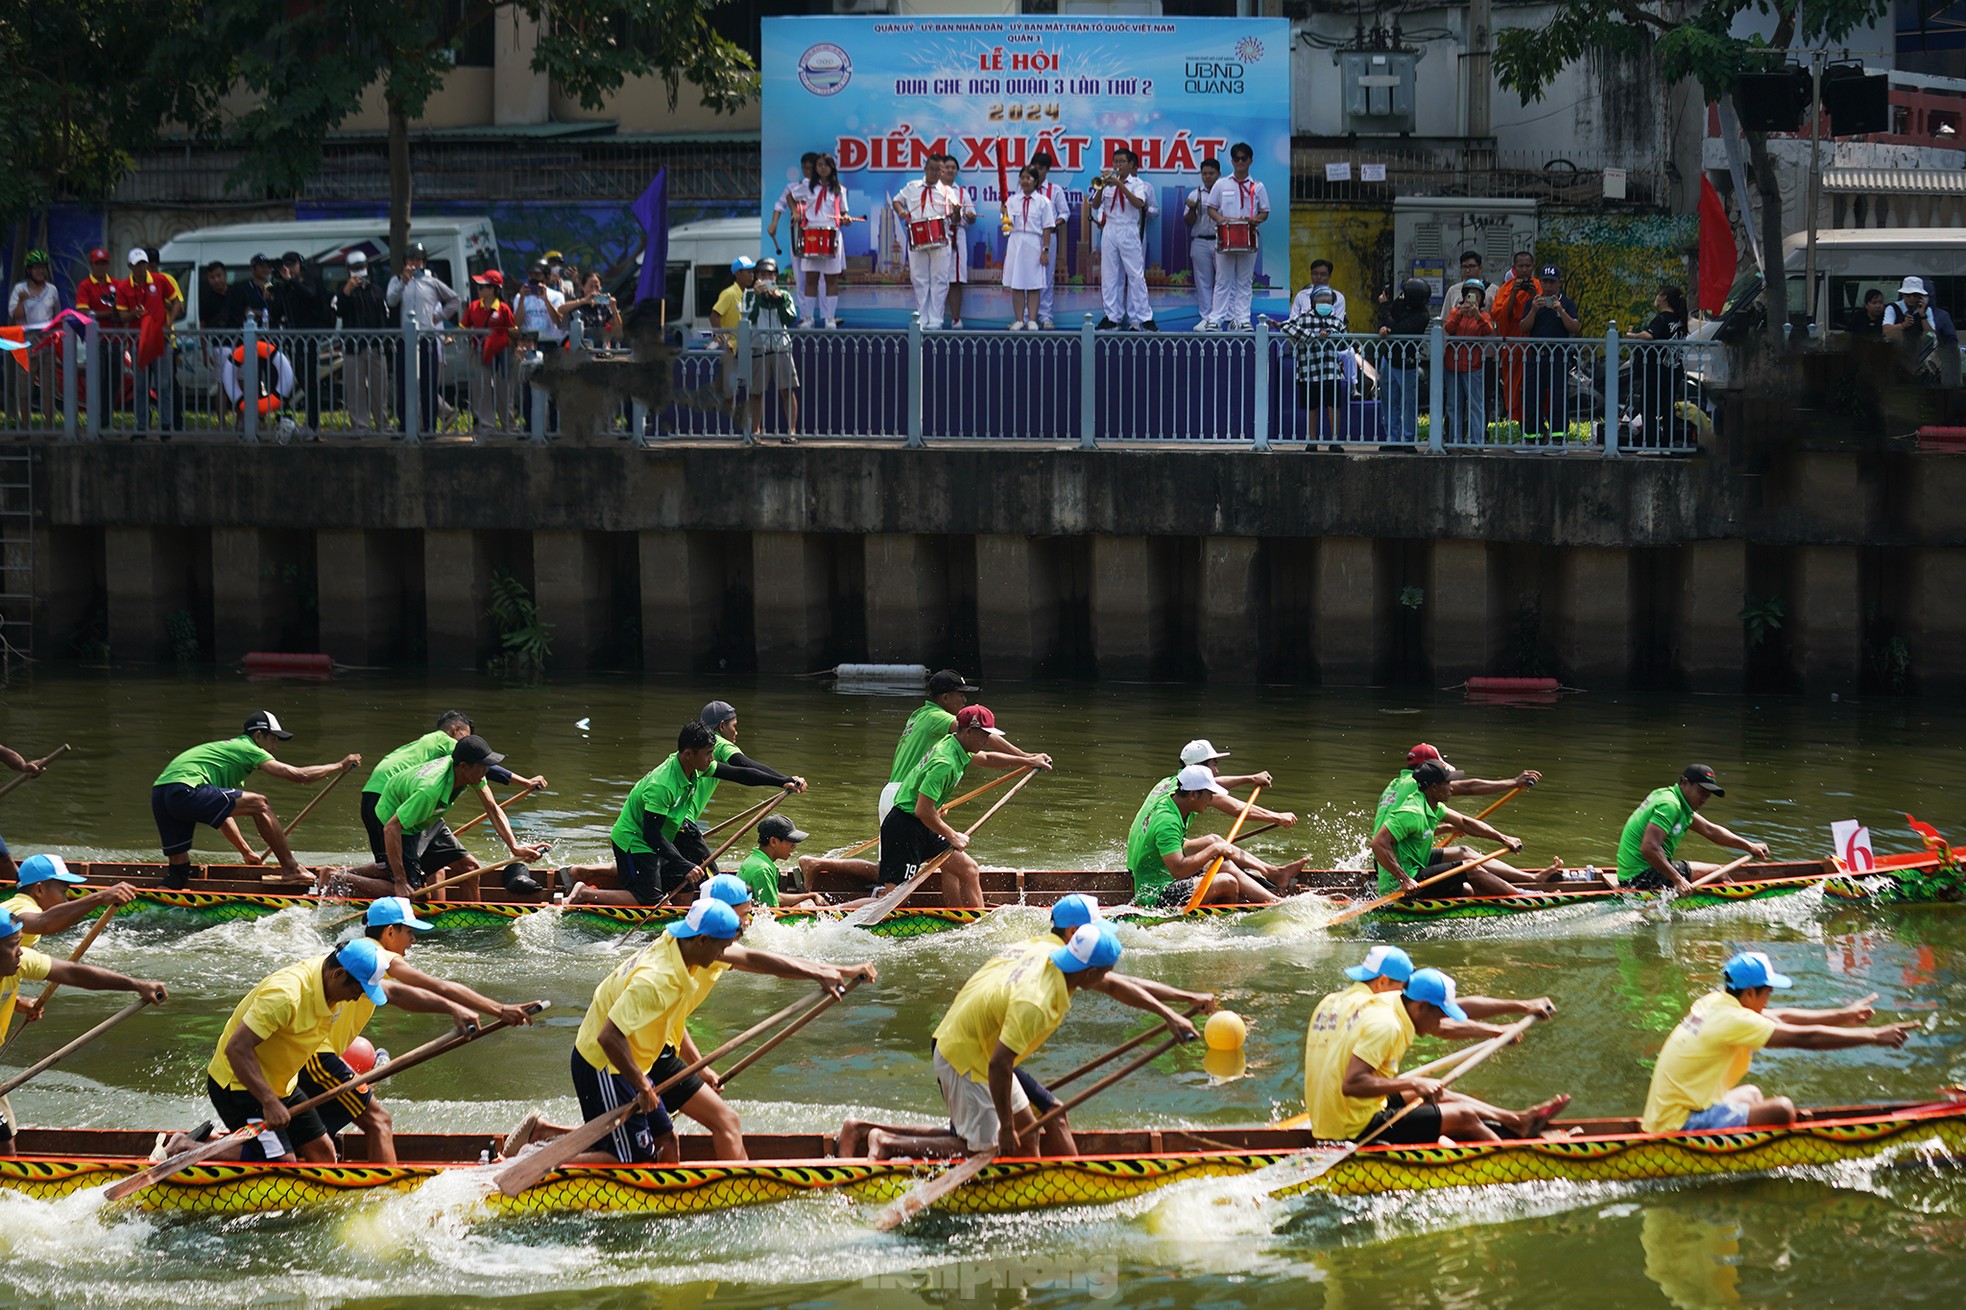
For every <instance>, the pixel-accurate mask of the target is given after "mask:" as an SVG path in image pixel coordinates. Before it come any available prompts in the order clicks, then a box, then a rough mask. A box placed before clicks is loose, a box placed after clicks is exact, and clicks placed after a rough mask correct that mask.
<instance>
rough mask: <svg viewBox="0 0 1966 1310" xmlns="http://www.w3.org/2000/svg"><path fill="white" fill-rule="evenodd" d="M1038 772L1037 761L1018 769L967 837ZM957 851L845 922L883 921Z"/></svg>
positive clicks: (864, 925) (863, 925) (930, 864)
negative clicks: (1003, 791) (1010, 783)
mask: <svg viewBox="0 0 1966 1310" xmlns="http://www.w3.org/2000/svg"><path fill="white" fill-rule="evenodd" d="M1037 772H1038V766H1037V765H1035V764H1027V765H1025V766H1024V767H1023V768H1021V769H1019V770H1017V773H1019V774H1022V775H1023V776H1022V777H1019V778H1018V779H1017V782H1016V784H1015V785H1014V786H1012V787H1011V789H1010V790H1009V791H1007V792H1005V793H1004V794H1003V795H1001V796H999V797H998V798H997V803H996V804H995V805H992V806H991V807H990V808H989V809H987V810H985V811H983V817H982V818H980V819H978V820H977V821H976V822H975V823H973V824H971V825H970V826H969V828H968V829H967V830H966V831H965V832H964V833H963V836H965V837H974V836H975V835H976V833H977V832H978V830H980V829H981V828H982V827H983V825H984V824H986V823H988V822H989V821H990V816H991V815H993V814H995V813H996V812H997V811H998V810H1000V809H1002V808H1003V807H1004V806H1006V805H1008V804H1009V803H1010V798H1011V797H1013V796H1015V795H1016V794H1017V793H1018V792H1020V791H1022V790H1023V789H1024V784H1025V783H1027V782H1029V781H1030V780H1031V779H1032V778H1034V777H1036V776H1037ZM955 853H956V848H955V847H953V846H951V847H950V848H949V849H948V850H946V851H943V852H942V853H941V854H940V855H936V856H934V857H932V858H930V859H928V860H925V861H923V862H922V867H921V868H919V869H917V870H915V876H914V877H912V878H910V879H908V881H906V882H904V883H902V884H901V885H900V886H898V887H896V888H895V889H894V890H893V891H891V892H889V893H888V894H887V895H885V896H883V897H881V898H880V899H879V900H878V901H875V902H874V903H873V904H872V905H863V906H861V907H860V908H859V909H857V910H855V911H854V912H853V913H852V914H849V915H848V916H847V917H846V918H845V919H843V920H841V922H843V923H845V924H846V925H847V926H848V927H851V928H870V927H872V926H873V925H874V924H877V923H879V922H880V921H881V920H883V919H885V918H887V916H888V915H890V914H893V913H894V912H895V910H896V909H898V908H899V907H900V905H901V902H903V901H905V900H907V899H908V898H909V897H910V896H912V895H914V894H915V888H917V887H919V886H921V885H922V883H924V882H926V881H927V880H928V875H929V874H931V873H934V872H935V871H936V870H937V869H939V868H941V867H942V865H943V863H944V862H945V861H946V860H947V859H948V858H949V857H950V856H951V855H954V854H955Z"/></svg>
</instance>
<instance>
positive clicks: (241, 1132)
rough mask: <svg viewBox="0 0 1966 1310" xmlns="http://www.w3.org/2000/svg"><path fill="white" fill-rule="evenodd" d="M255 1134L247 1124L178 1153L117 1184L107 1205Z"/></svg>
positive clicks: (104, 1196)
mask: <svg viewBox="0 0 1966 1310" xmlns="http://www.w3.org/2000/svg"><path fill="white" fill-rule="evenodd" d="M253 1135H254V1130H253V1128H252V1127H251V1125H248V1126H246V1127H244V1128H239V1129H235V1130H234V1131H232V1132H229V1133H224V1134H222V1135H220V1136H218V1137H214V1138H212V1139H211V1140H210V1141H209V1142H201V1143H199V1144H198V1145H197V1146H194V1147H192V1148H191V1149H190V1150H188V1151H180V1152H178V1153H177V1154H176V1155H174V1156H172V1157H171V1158H170V1159H168V1160H160V1161H158V1162H157V1163H156V1164H153V1165H151V1166H150V1167H149V1168H148V1169H145V1170H144V1171H143V1172H142V1173H137V1174H131V1175H130V1176H129V1177H128V1178H125V1179H124V1180H123V1181H122V1182H120V1183H116V1184H114V1185H112V1186H111V1187H109V1188H108V1189H107V1190H106V1191H104V1192H103V1194H102V1199H103V1200H104V1201H105V1202H108V1201H120V1200H122V1199H123V1198H124V1197H126V1196H129V1195H131V1194H132V1193H135V1192H140V1191H142V1190H143V1189H144V1188H146V1187H148V1186H150V1185H151V1184H152V1183H160V1182H162V1181H164V1179H166V1178H169V1177H170V1176H171V1175H172V1174H175V1173H178V1172H180V1171H182V1170H185V1169H189V1168H190V1167H191V1166H192V1165H194V1164H198V1163H200V1162H201V1161H205V1160H209V1159H211V1158H212V1157H213V1156H215V1155H219V1154H222V1153H223V1152H224V1151H225V1149H226V1148H227V1147H229V1146H232V1145H233V1144H235V1143H237V1142H238V1141H239V1140H240V1139H241V1138H245V1137H251V1136H253Z"/></svg>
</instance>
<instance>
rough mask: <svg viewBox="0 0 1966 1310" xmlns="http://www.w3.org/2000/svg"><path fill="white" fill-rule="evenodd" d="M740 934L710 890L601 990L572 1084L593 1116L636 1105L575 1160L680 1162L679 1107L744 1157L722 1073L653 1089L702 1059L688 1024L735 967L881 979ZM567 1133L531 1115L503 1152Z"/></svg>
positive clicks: (722, 1146)
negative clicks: (722, 1090)
mask: <svg viewBox="0 0 1966 1310" xmlns="http://www.w3.org/2000/svg"><path fill="white" fill-rule="evenodd" d="M705 749H708V748H707V747H706V748H705ZM711 881H712V883H713V884H714V885H715V886H716V887H717V889H719V891H726V890H727V889H728V888H729V885H730V884H731V883H733V882H735V883H737V887H736V890H737V891H738V892H742V891H743V890H744V888H743V884H742V882H739V881H738V880H737V879H735V878H729V877H718V878H714V879H712V880H711ZM743 931H744V929H743V925H742V924H741V923H740V922H739V919H738V912H737V911H736V910H735V909H733V908H732V907H731V906H730V905H728V904H726V903H725V902H724V901H723V900H722V899H720V898H719V896H717V895H706V896H704V897H702V898H701V899H699V900H697V901H696V902H695V903H694V904H692V905H691V906H690V907H689V913H688V914H687V915H685V916H684V917H683V918H681V919H679V920H677V921H676V922H675V923H672V924H670V925H669V927H668V929H667V930H666V931H665V932H664V933H662V935H661V936H659V937H658V938H656V940H655V941H654V942H653V943H651V944H650V945H649V946H647V947H645V948H644V949H643V950H641V951H638V952H636V953H635V954H634V955H632V956H630V957H629V958H628V959H626V960H624V961H622V962H621V964H619V965H618V966H616V967H615V969H614V970H613V972H611V973H609V974H608V976H607V977H605V978H603V979H602V980H601V982H600V985H599V986H597V987H596V988H595V989H594V999H593V1001H592V1002H591V1003H590V1004H589V1005H588V1007H587V1015H586V1017H585V1018H584V1019H582V1020H581V1024H580V1032H579V1034H578V1035H577V1036H576V1037H575V1038H574V1046H573V1086H574V1091H575V1093H576V1094H577V1095H578V1096H579V1098H580V1112H581V1114H582V1115H583V1116H585V1117H586V1118H589V1119H592V1118H594V1117H596V1116H597V1115H602V1114H605V1113H607V1112H608V1111H609V1110H612V1109H615V1108H616V1107H618V1106H620V1105H623V1104H625V1103H627V1102H629V1101H635V1102H637V1103H638V1104H639V1110H638V1112H637V1113H635V1114H633V1115H631V1116H629V1117H628V1118H627V1119H626V1120H624V1121H623V1122H622V1123H621V1125H620V1126H619V1127H618V1128H616V1129H615V1130H614V1132H612V1133H611V1134H609V1135H608V1136H607V1137H606V1138H604V1139H603V1145H602V1147H601V1149H599V1150H596V1151H592V1152H589V1153H588V1154H586V1155H583V1156H579V1157H576V1160H577V1162H580V1163H594V1162H600V1163H621V1164H642V1163H650V1162H655V1161H661V1162H666V1163H674V1162H675V1161H676V1160H678V1159H679V1158H681V1148H680V1145H679V1143H678V1142H677V1141H676V1129H675V1124H674V1122H673V1121H672V1120H671V1118H670V1116H671V1115H672V1114H674V1113H676V1112H678V1111H680V1112H681V1113H683V1114H686V1115H688V1116H689V1117H690V1118H692V1119H694V1120H696V1121H697V1122H698V1123H700V1124H702V1125H703V1126H704V1127H705V1128H707V1129H708V1130H709V1131H710V1138H711V1142H712V1149H713V1150H714V1151H715V1153H716V1158H717V1159H719V1160H742V1159H744V1158H745V1154H744V1130H743V1126H742V1125H741V1124H740V1123H739V1122H738V1118H737V1112H736V1111H735V1110H733V1109H731V1108H730V1106H729V1104H728V1103H727V1102H725V1100H724V1099H723V1097H721V1096H719V1095H718V1094H717V1075H716V1071H715V1070H713V1069H704V1070H703V1071H702V1072H701V1074H692V1075H690V1076H689V1077H688V1078H684V1079H682V1080H681V1081H679V1082H677V1083H676V1084H675V1085H674V1086H672V1087H670V1088H668V1089H667V1090H666V1091H664V1092H662V1093H661V1094H660V1096H658V1095H657V1094H656V1091H655V1088H656V1085H657V1084H658V1083H661V1082H663V1081H666V1080H667V1079H669V1078H670V1077H672V1076H674V1075H675V1074H677V1073H680V1072H681V1071H682V1070H683V1069H685V1068H687V1067H688V1066H689V1065H691V1064H694V1063H695V1062H696V1061H697V1060H698V1059H699V1058H700V1056H699V1054H698V1052H697V1049H696V1043H695V1041H694V1040H693V1039H692V1038H691V1037H690V1034H689V1029H688V1027H687V1023H688V1020H689V1017H690V1014H691V1013H692V1012H693V1011H694V1010H695V1009H696V1008H697V1007H698V1006H699V1005H701V1004H702V1003H703V1002H704V1000H705V999H706V998H707V997H708V996H709V995H710V991H711V989H712V988H713V987H715V986H716V984H717V980H718V979H719V978H721V977H722V976H723V975H724V973H725V972H726V971H728V970H731V969H741V970H743V971H745V972H747V973H763V974H770V975H771V976H773V977H776V978H793V979H803V980H809V981H812V982H816V983H819V984H820V985H821V986H823V987H826V988H828V989H829V990H831V991H833V992H836V993H837V992H839V991H840V990H841V989H842V988H844V987H845V986H846V982H847V980H848V979H849V978H852V977H855V976H859V977H862V978H866V979H867V980H869V981H872V980H873V978H874V966H873V965H871V964H850V965H847V966H846V967H844V968H837V969H836V968H834V967H833V966H831V965H826V964H819V963H817V962H815V961H812V960H802V959H799V958H797V957H795V956H790V955H775V954H772V953H770V952H767V951H758V950H751V949H748V948H746V947H742V946H739V945H737V944H736V943H737V938H738V936H739V935H740V934H741V933H742V932H743ZM566 1131H567V1129H565V1128H559V1127H555V1126H554V1125H551V1124H545V1123H539V1122H538V1121H537V1120H535V1119H532V1118H530V1117H529V1118H528V1120H527V1122H526V1123H525V1124H523V1125H521V1127H520V1128H519V1130H518V1131H517V1132H515V1133H514V1134H513V1135H512V1136H511V1137H509V1138H507V1139H506V1143H505V1152H504V1153H505V1154H506V1155H513V1154H516V1153H517V1152H518V1151H520V1150H523V1149H524V1148H525V1146H526V1145H527V1144H528V1143H530V1142H533V1141H539V1140H543V1139H545V1138H549V1137H557V1136H559V1135H560V1134H562V1133H565V1132H566Z"/></svg>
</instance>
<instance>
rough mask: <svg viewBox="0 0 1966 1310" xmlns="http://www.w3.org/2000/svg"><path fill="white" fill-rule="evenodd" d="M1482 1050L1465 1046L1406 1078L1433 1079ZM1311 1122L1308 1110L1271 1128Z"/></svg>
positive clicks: (1418, 1069)
mask: <svg viewBox="0 0 1966 1310" xmlns="http://www.w3.org/2000/svg"><path fill="white" fill-rule="evenodd" d="M1480 1049H1481V1043H1479V1042H1477V1043H1475V1044H1474V1045H1473V1046H1463V1047H1461V1048H1460V1049H1459V1050H1453V1051H1449V1052H1448V1053H1447V1054H1446V1055H1443V1056H1441V1057H1440V1058H1439V1059H1438V1060H1429V1061H1427V1062H1426V1063H1425V1064H1423V1065H1421V1066H1420V1067H1419V1068H1417V1069H1408V1070H1407V1071H1406V1077H1408V1078H1427V1077H1431V1076H1432V1075H1434V1074H1436V1073H1439V1072H1440V1071H1441V1070H1442V1069H1447V1068H1451V1067H1453V1066H1454V1065H1457V1064H1459V1063H1460V1062H1461V1061H1463V1060H1465V1059H1467V1058H1468V1057H1469V1056H1470V1055H1473V1054H1474V1053H1475V1052H1476V1051H1479V1050H1480ZM1310 1122H1311V1112H1310V1111H1309V1110H1306V1111H1305V1112H1304V1113H1302V1114H1293V1115H1291V1116H1290V1117H1289V1118H1288V1119H1281V1120H1278V1121H1277V1122H1276V1123H1274V1124H1271V1125H1270V1126H1271V1127H1272V1128H1303V1127H1305V1126H1307V1125H1308V1124H1309V1123H1310Z"/></svg>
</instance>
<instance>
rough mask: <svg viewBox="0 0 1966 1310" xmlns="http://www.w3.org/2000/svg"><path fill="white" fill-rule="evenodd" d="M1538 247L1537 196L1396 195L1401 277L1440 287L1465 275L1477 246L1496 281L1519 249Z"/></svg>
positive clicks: (1485, 273)
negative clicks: (1464, 257)
mask: <svg viewBox="0 0 1966 1310" xmlns="http://www.w3.org/2000/svg"><path fill="white" fill-rule="evenodd" d="M1535 249H1536V202H1535V201H1533V200H1473V199H1446V198H1438V197H1434V196H1400V197H1398V198H1396V199H1395V200H1394V201H1393V268H1394V270H1395V272H1396V274H1397V275H1398V276H1399V277H1408V276H1412V277H1419V278H1422V279H1424V280H1425V281H1426V282H1427V283H1428V284H1429V285H1430V286H1433V287H1435V289H1436V290H1439V288H1440V287H1441V286H1442V285H1444V284H1445V282H1446V281H1447V280H1448V279H1450V278H1451V279H1458V278H1459V277H1460V274H1461V253H1462V252H1463V251H1466V250H1473V251H1476V252H1478V253H1479V254H1480V255H1481V275H1482V278H1483V280H1485V281H1487V282H1490V283H1495V282H1500V281H1501V280H1502V279H1503V278H1504V277H1506V276H1507V275H1508V271H1509V261H1510V260H1511V259H1513V258H1514V257H1515V252H1516V251H1518V250H1528V251H1531V252H1533V251H1534V250H1535ZM1435 270H1438V272H1436V271H1435ZM1436 279H1438V281H1436Z"/></svg>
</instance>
